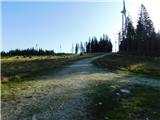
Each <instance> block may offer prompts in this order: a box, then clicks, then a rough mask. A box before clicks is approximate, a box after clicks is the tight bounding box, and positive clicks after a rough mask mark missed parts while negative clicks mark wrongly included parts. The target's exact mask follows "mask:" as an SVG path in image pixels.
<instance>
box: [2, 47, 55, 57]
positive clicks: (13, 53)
mask: <svg viewBox="0 0 160 120" xmlns="http://www.w3.org/2000/svg"><path fill="white" fill-rule="evenodd" d="M54 54H55V53H54V50H42V49H35V48H28V49H24V50H20V49H16V50H10V51H9V52H5V51H2V52H1V55H2V56H31V55H35V56H41V55H54Z"/></svg>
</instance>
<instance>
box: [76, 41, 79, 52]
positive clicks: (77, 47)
mask: <svg viewBox="0 0 160 120" xmlns="http://www.w3.org/2000/svg"><path fill="white" fill-rule="evenodd" d="M78 50H79V44H78V43H76V46H75V54H77V53H78Z"/></svg>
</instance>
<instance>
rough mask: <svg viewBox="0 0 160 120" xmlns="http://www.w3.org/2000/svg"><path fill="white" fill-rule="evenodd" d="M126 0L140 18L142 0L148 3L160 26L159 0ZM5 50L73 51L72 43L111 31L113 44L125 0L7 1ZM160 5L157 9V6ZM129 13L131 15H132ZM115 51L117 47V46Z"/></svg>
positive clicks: (119, 26) (3, 38)
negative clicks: (36, 48)
mask: <svg viewBox="0 0 160 120" xmlns="http://www.w3.org/2000/svg"><path fill="white" fill-rule="evenodd" d="M148 1H150V0H142V1H140V0H126V9H127V11H128V12H129V15H130V16H131V17H132V19H133V21H134V22H135V21H137V17H138V9H139V6H140V3H144V5H146V8H147V7H148V8H147V10H148V12H149V14H150V13H151V14H150V16H151V19H152V20H153V22H154V24H155V28H156V30H158V29H160V22H158V21H160V14H159V13H158V12H157V14H158V15H157V14H155V10H156V11H157V10H158V9H159V8H158V7H159V6H158V5H157V4H158V0H152V2H148ZM1 7H2V9H1V10H2V13H1V14H2V50H5V51H8V50H11V49H16V48H19V49H25V48H31V47H35V46H36V44H38V47H39V48H42V49H54V50H55V52H59V51H60V45H61V46H62V52H71V48H72V43H73V44H74V45H75V43H77V42H81V41H82V42H85V41H88V38H89V37H92V36H96V37H97V38H99V37H100V36H102V35H103V33H105V34H108V36H109V38H110V39H111V40H112V42H113V45H114V43H115V39H117V35H116V34H117V33H118V32H119V30H120V29H121V14H120V11H121V10H122V0H112V1H111V0H109V1H107V0H106V1H105V2H104V1H99V2H96V1H94V2H93V1H84V0H83V1H78V2H75V1H60V2H58V1H53V0H52V1H47V2H45V1H23V2H22V1H21V2H20V1H16V2H15V1H11V0H10V1H5V2H4V1H3V2H2V5H1ZM156 7H157V8H156ZM128 12H127V14H128ZM113 49H114V50H115V48H113Z"/></svg>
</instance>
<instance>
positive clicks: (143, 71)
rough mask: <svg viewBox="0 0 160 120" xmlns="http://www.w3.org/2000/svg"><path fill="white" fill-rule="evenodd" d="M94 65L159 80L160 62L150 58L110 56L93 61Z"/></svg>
mask: <svg viewBox="0 0 160 120" xmlns="http://www.w3.org/2000/svg"><path fill="white" fill-rule="evenodd" d="M94 64H95V65H97V66H100V67H107V68H110V69H113V70H117V69H118V70H123V71H127V72H134V73H138V74H140V75H145V76H148V77H154V78H158V79H159V78H160V60H158V59H155V58H151V57H138V56H129V55H128V56H127V55H119V54H111V55H107V56H105V57H103V58H100V59H97V60H95V61H94Z"/></svg>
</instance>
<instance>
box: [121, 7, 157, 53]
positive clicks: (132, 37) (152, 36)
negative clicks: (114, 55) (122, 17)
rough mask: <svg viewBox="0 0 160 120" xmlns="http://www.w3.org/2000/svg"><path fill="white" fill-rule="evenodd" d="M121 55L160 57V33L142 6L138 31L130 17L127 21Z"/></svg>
mask: <svg viewBox="0 0 160 120" xmlns="http://www.w3.org/2000/svg"><path fill="white" fill-rule="evenodd" d="M122 33H123V34H122V36H123V37H120V38H122V41H121V43H120V46H119V51H120V53H127V54H133V55H143V56H160V33H156V32H155V29H154V26H153V22H152V21H151V19H150V17H149V14H148V12H147V10H146V8H145V6H144V5H141V9H140V13H139V19H138V22H137V26H136V29H135V28H134V26H133V23H132V21H131V19H130V17H127V19H126V25H125V29H124V31H123V32H122Z"/></svg>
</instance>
